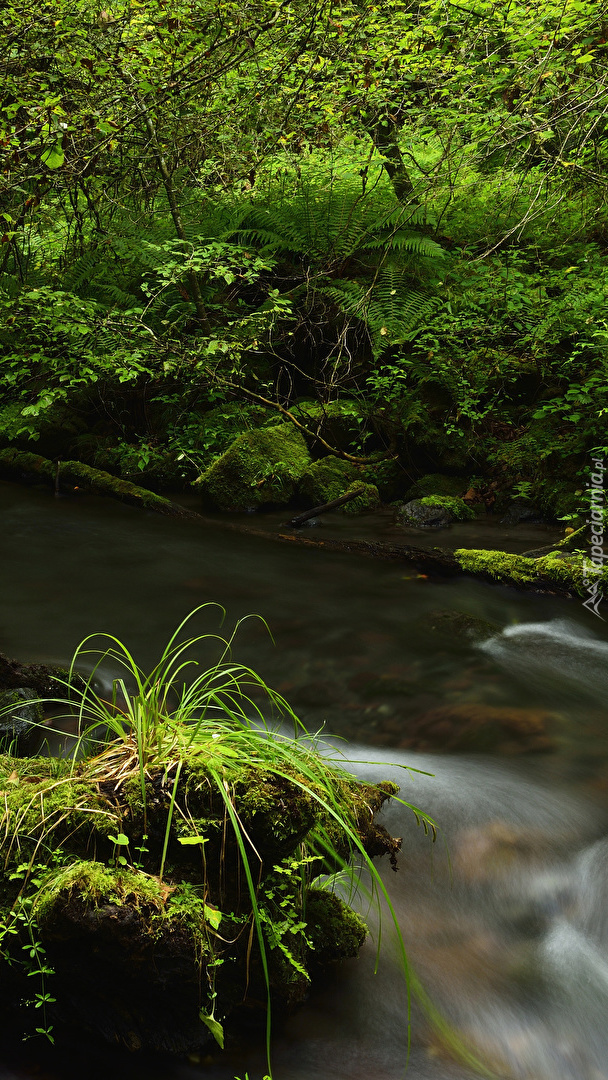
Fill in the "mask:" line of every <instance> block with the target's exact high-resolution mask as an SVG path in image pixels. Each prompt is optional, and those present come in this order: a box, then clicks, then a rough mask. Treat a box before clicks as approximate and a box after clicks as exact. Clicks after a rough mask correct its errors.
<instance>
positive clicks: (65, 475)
mask: <svg viewBox="0 0 608 1080" xmlns="http://www.w3.org/2000/svg"><path fill="white" fill-rule="evenodd" d="M0 476H3V477H6V479H9V480H18V481H23V480H29V481H30V482H32V481H39V482H42V483H44V484H48V485H49V486H50V487H53V489H54V490H55V494H57V495H58V494H60V493H61V489H62V488H67V489H68V491H71V492H74V493H75V492H80V491H88V492H91V493H92V494H93V495H105V496H109V497H110V498H113V499H118V500H119V502H124V503H127V504H128V505H129V506H139V507H141V508H143V509H144V510H152V511H154V513H156V514H165V515H168V516H170V517H181V518H198V517H199V516H200V515H199V514H197V513H196V511H194V510H188V509H187V508H186V507H184V506H180V505H179V504H178V503H174V502H171V500H170V499H165V498H163V496H162V495H156V494H155V493H154V492H153V491H149V490H148V488H143V487H139V486H138V485H137V484H132V483H131V482H130V481H129V480H121V479H120V478H119V477H117V476H112V474H111V473H108V472H105V471H104V470H103V469H94V468H93V467H92V466H91V465H84V464H83V463H82V462H81V461H50V460H49V459H48V458H44V457H41V456H40V455H39V454H30V453H28V452H27V451H25V450H15V449H14V448H13V447H9V448H8V449H6V450H0Z"/></svg>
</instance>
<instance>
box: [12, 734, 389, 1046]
mask: <svg viewBox="0 0 608 1080" xmlns="http://www.w3.org/2000/svg"><path fill="white" fill-rule="evenodd" d="M210 745H216V746H217V747H219V745H220V744H219V743H218V744H210ZM226 750H229V747H228V748H227V747H224V749H223V750H222V754H223V757H222V756H219V757H218V756H214V754H213V752H211V749H210V750H209V752H208V753H207V752H202V751H201V747H200V746H199V747H194V748H190V749H188V750H183V752H182V756H181V758H180V766H179V768H178V767H177V764H176V761H175V760H174V761H173V762H172V763H168V764H167V765H163V766H161V765H149V766H148V768H147V770H146V776H145V778H144V788H143V790H142V778H141V776H140V774H139V770H138V769H137V766H136V763H135V762H134V761H133V759H132V755H131V751H130V750H129V747H128V745H127V746H126V747H124V749H120V747H118V748H117V749H116V750H111V751H109V752H108V753H109V756H108V758H107V764H106V765H105V767H104V768H103V769H100V760H99V758H93V759H91V761H87V760H85V761H81V762H79V763H77V764H75V763H74V762H69V761H63V760H53V759H50V758H30V759H20V758H15V757H12V756H9V755H0V797H1V798H2V803H3V835H4V845H3V861H2V867H1V868H0V920H2V919H7V920H8V922H9V923H10V926H11V933H10V934H9V935H8V937H7V938H6V939H5V940H3V942H2V945H3V949H4V950H6V949H7V948H8V949H9V950H10V954H11V960H12V964H8V965H7V963H6V960H7V954H6V952H4V953H2V954H0V967H1V972H0V974H1V975H2V978H1V979H0V1007H3V1008H4V1006H6V1007H9V1005H10V1002H11V1001H13V1000H18V997H19V994H20V989H21V988H20V987H19V988H17V990H16V983H15V980H18V979H19V972H20V969H21V965H20V963H19V961H23V960H24V948H23V947H24V944H27V943H28V942H29V941H30V937H29V930H28V926H30V927H31V926H35V933H36V940H37V941H38V942H39V943H40V946H41V947H42V948H43V949H44V950H45V957H46V961H47V965H48V966H49V967H50V968H52V971H53V974H52V975H51V976H50V978H51V979H52V995H51V996H52V998H53V999H54V1000H53V1001H52V1002H49V1005H48V1007H47V1022H49V1020H52V1021H53V1022H55V1021H61V1022H63V1023H68V1024H70V1025H71V1026H76V1027H77V1028H78V1029H79V1030H89V1031H93V1032H95V1033H97V1034H101V1035H102V1036H103V1037H105V1038H107V1039H109V1040H111V1041H113V1042H116V1041H117V1042H119V1043H120V1044H122V1045H124V1046H126V1047H127V1048H129V1049H139V1048H142V1047H143V1048H146V1047H147V1048H151V1049H154V1050H169V1051H174V1052H183V1051H187V1050H191V1049H194V1048H197V1049H198V1048H201V1047H204V1046H205V1045H206V1044H207V1043H208V1042H209V1041H210V1040H212V1036H213V1034H215V1035H216V1037H218V1036H221V1037H223V1032H222V1027H221V1026H220V1025H219V1024H217V1025H216V1026H215V1027H214V1025H213V1022H212V1023H211V1024H209V1016H210V1014H211V1013H212V1012H213V1013H214V1015H215V1017H216V1018H217V1019H218V1021H219V1020H221V1024H222V1025H223V1028H224V1030H225V1033H226V1037H237V1036H238V1031H239V1009H241V1008H247V1010H248V1013H249V1014H250V1015H251V1014H252V1012H253V1013H254V1012H255V1009H256V1004H255V1003H256V1002H265V1000H266V986H265V977H264V971H263V968H264V965H263V963H262V954H261V951H260V946H259V940H258V936H257V935H258V932H259V933H261V934H262V935H263V939H264V943H265V944H264V948H265V952H266V960H267V969H268V973H269V986H270V993H271V995H272V999H273V1001H274V1003H275V1006H276V1007H278V1008H279V1009H282V1008H285V1007H288V1006H291V1005H294V1004H297V1003H298V1002H299V1001H301V1000H302V999H303V997H304V996H305V995H306V994H307V992H308V987H309V982H310V974H309V969H311V966H314V967H317V966H319V965H322V964H324V963H327V962H330V961H334V960H337V959H342V958H344V957H346V956H352V955H354V954H356V951H357V949H358V947H359V946H360V944H361V942H362V940H363V937H364V936H365V927H364V924H363V923H362V921H361V919H360V918H359V916H357V915H355V914H354V913H353V912H351V911H350V910H349V909H348V908H347V907H346V905H345V904H343V903H342V902H341V901H339V900H338V899H337V898H335V897H329V898H328V899H325V898H324V894H322V893H319V892H318V890H312V892H311V893H310V906H309V905H308V895H309V894H308V890H307V889H306V888H303V875H305V876H306V877H307V880H308V881H310V880H312V879H313V878H314V877H315V876H316V875H317V873H319V872H324V873H328V872H332V871H334V870H336V869H338V868H339V867H340V865H342V862H341V860H343V859H348V857H349V855H350V840H349V837H348V835H347V831H346V830H345V829H344V828H343V826H341V825H340V823H339V821H337V820H336V818H335V816H334V814H333V812H332V811H333V809H334V808H339V810H340V812H341V813H345V814H346V816H347V820H348V821H349V822H350V828H352V829H354V830H355V831H356V832H357V833H358V835H359V837H360V840H361V843H362V845H363V847H364V849H365V850H366V851H367V853H368V854H369V855H370V857H374V856H376V855H381V854H384V853H386V854H388V855H389V857H390V858H391V860H393V861H394V858H395V852H396V851H397V850H398V847H399V842H398V841H395V840H393V839H392V838H391V837H390V836H389V835H388V833H386V831H385V830H384V829H383V828H382V826H380V825H377V824H376V823H375V822H374V820H373V816H374V814H375V812H376V811H377V810H379V809H380V808H381V806H382V804H383V802H384V801H385V800H386V799H387V798H388V797H390V795H391V794H394V793H395V791H396V790H397V789H396V787H395V785H393V784H389V783H387V784H380V785H368V784H359V783H358V782H356V781H355V780H354V779H353V778H351V777H350V776H349V775H348V774H347V773H344V772H341V771H338V770H332V776H331V778H330V780H331V794H330V795H329V796H328V793H327V790H326V789H324V788H323V781H321V780H315V778H314V777H313V776H309V775H306V778H304V777H303V776H302V775H301V773H300V772H299V768H298V764H297V763H294V764H293V765H290V764H285V765H283V766H282V767H281V770H280V772H274V771H273V770H272V769H271V768H268V767H267V766H264V765H263V764H262V763H259V764H257V765H256V764H255V755H252V756H251V758H250V757H249V756H248V755H246V754H244V755H243V760H240V758H239V755H238V754H236V753H234V752H232V754H231V755H230V754H228V756H226ZM116 754H118V757H116V756H115V755H116ZM222 761H223V762H224V764H223V765H222V764H221V762H222ZM306 762H307V763H309V762H310V757H306ZM330 768H331V767H330ZM218 769H220V771H221V777H220V781H219V784H218V779H217V775H216V772H217V770H218ZM214 770H215V772H214ZM224 785H225V786H224ZM228 798H229V800H230V801H229V803H228V802H227V799H228ZM328 798H329V800H330V802H331V808H332V809H331V810H330V809H328V808H327V806H326V805H325V803H326V802H327V799H328ZM228 805H229V806H230V807H231V808H233V810H234V815H235V818H234V820H235V821H238V823H239V829H240V830H242V831H241V832H240V836H241V841H242V845H243V846H241V845H240V843H239V840H238V838H237V832H236V830H235V828H234V824H231V817H230V813H228V812H227V806H228ZM317 828H319V829H321V830H322V833H323V836H324V837H325V838H326V839H328V840H329V843H330V844H332V845H333V847H334V851H335V853H336V855H335V858H334V860H333V861H332V859H331V858H329V856H326V857H323V856H318V855H317V849H316V847H315V849H314V854H313V855H312V856H310V855H303V851H304V848H303V847H302V845H303V844H304V845H305V844H306V838H307V837H308V834H309V833H310V831H311V829H317ZM203 851H204V855H203ZM244 853H245V855H244ZM245 856H246V858H247V859H248V860H249V866H250V868H251V872H252V874H253V878H254V880H255V889H256V903H257V909H258V911H259V913H260V914H259V919H260V921H259V923H258V930H257V931H256V930H255V928H254V925H253V915H252V908H253V904H252V898H251V894H250V890H249V889H248V888H247V885H246V874H245V872H244V862H243V860H244V857H245ZM28 865H29V869H27V867H28ZM20 893H21V894H22V895H24V896H27V897H28V898H29V899H30V900H31V906H29V907H28V908H27V909H25V911H26V912H27V913H28V914H25V915H24V916H23V917H21V916H17V915H15V914H14V913H15V912H18V911H20V910H21V909H20V908H19V905H18V904H17V907H15V901H16V898H17V896H18V894H20ZM309 923H310V925H309ZM28 948H29V945H28ZM28 955H29V953H28ZM35 960H36V962H37V963H38V962H39V957H38V956H36V957H35ZM24 975H25V981H26V983H27V981H28V979H27V969H26V971H25V972H24ZM29 982H30V986H29V990H30V993H29V996H32V986H33V983H32V980H31V979H30V980H29ZM244 1000H245V1006H243V1001H244ZM260 1012H261V1015H260V1022H261V1025H262V1027H263V1024H264V1008H263V1007H262V1008H261V1009H260ZM35 1019H36V1021H37V1022H38V1024H39V1023H40V1019H41V1017H40V1016H39V1015H38V1014H36V1017H35ZM21 1023H22V1021H20V1024H21ZM218 1029H219V1030H218Z"/></svg>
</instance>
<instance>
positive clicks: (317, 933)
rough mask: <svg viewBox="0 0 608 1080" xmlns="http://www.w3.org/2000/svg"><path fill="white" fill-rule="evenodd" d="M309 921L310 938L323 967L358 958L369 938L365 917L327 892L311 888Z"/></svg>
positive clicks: (307, 930) (309, 893)
mask: <svg viewBox="0 0 608 1080" xmlns="http://www.w3.org/2000/svg"><path fill="white" fill-rule="evenodd" d="M305 918H306V934H307V937H308V939H309V941H310V942H311V944H312V946H313V948H314V950H315V957H317V956H318V958H319V963H321V964H327V963H333V962H335V961H336V960H346V959H348V958H349V957H353V956H357V954H358V952H359V949H360V948H361V946H362V945H363V942H364V941H365V938H366V936H367V927H366V925H365V923H364V922H363V919H362V918H361V916H360V915H358V914H357V913H356V912H355V911H353V910H352V908H349V907H348V906H347V905H346V904H345V903H344V901H343V900H341V899H340V897H339V896H336V894H335V893H330V892H327V891H326V890H325V889H309V891H308V896H307V900H306V911H305ZM315 957H313V960H314V959H315Z"/></svg>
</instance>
